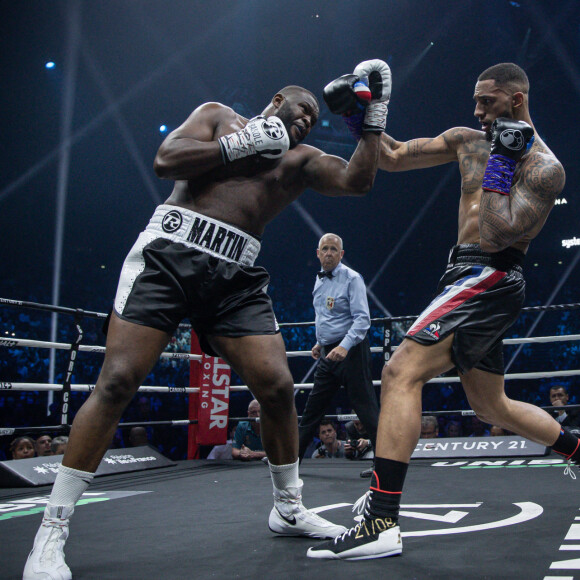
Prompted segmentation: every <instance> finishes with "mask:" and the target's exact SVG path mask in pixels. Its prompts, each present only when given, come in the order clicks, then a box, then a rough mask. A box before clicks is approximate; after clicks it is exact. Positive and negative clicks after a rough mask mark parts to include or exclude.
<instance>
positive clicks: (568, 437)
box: [552, 429, 580, 463]
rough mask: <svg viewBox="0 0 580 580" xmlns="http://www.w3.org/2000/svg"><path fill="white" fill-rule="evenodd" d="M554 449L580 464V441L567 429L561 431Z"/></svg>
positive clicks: (553, 446)
mask: <svg viewBox="0 0 580 580" xmlns="http://www.w3.org/2000/svg"><path fill="white" fill-rule="evenodd" d="M552 449H553V450H554V451H555V452H556V453H559V454H560V455H563V456H564V457H566V459H572V460H573V461H576V462H577V463H580V439H578V437H576V436H575V435H572V433H570V432H569V431H566V430H565V429H560V435H559V437H558V439H556V442H555V443H554V445H552Z"/></svg>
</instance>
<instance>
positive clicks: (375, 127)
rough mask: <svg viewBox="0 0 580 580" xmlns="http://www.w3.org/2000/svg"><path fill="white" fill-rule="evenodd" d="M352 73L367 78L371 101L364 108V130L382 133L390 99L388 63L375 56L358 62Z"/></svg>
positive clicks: (385, 124)
mask: <svg viewBox="0 0 580 580" xmlns="http://www.w3.org/2000/svg"><path fill="white" fill-rule="evenodd" d="M353 74H355V75H357V76H358V77H360V78H361V79H365V78H366V79H367V81H368V82H367V84H368V87H369V89H370V91H371V97H372V98H371V102H370V104H369V106H368V107H367V109H366V114H365V118H364V122H363V130H364V131H374V132H378V133H382V132H383V131H384V130H385V127H386V126H387V113H388V111H389V109H388V105H389V100H390V99H391V69H390V68H389V65H388V64H387V63H386V62H385V61H383V60H379V59H378V58H375V59H373V60H365V61H363V62H361V63H360V64H358V65H357V66H356V68H355V69H354V72H353Z"/></svg>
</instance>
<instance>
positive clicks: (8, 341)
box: [0, 338, 202, 361]
mask: <svg viewBox="0 0 580 580" xmlns="http://www.w3.org/2000/svg"><path fill="white" fill-rule="evenodd" d="M0 346H7V347H9V348H12V347H14V346H29V347H35V348H56V349H61V350H70V349H71V346H72V345H70V344H67V343H65V342H44V341H42V340H28V339H26V338H0ZM79 350H82V351H85V352H102V353H104V352H105V347H104V346H96V345H93V346H89V345H84V344H81V345H79ZM161 357H162V358H172V359H183V360H197V361H199V360H201V358H202V357H201V355H200V354H190V353H188V352H162V353H161Z"/></svg>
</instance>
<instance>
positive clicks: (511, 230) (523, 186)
mask: <svg viewBox="0 0 580 580" xmlns="http://www.w3.org/2000/svg"><path fill="white" fill-rule="evenodd" d="M514 181H515V183H514V184H513V185H512V187H511V190H510V195H500V194H498V193H495V192H493V191H483V192H482V194H481V202H480V205H479V234H480V237H481V248H482V250H484V251H486V252H499V251H501V250H503V249H505V248H508V247H510V246H514V245H516V246H517V247H519V248H520V249H522V250H523V251H525V250H526V249H527V245H528V244H529V242H530V240H532V239H533V238H535V237H536V236H537V235H538V233H539V232H540V230H541V229H542V227H543V225H544V223H545V222H546V219H547V218H548V214H549V213H550V211H551V209H552V207H553V206H554V202H555V201H556V198H557V197H558V195H559V194H560V192H561V191H562V189H564V183H565V181H566V175H565V173H564V168H563V167H562V164H561V163H560V162H559V161H558V160H557V159H556V157H554V155H553V154H552V153H551V152H550V151H549V150H547V148H546V150H543V151H542V150H540V151H535V152H534V150H533V149H532V152H530V154H529V156H528V157H527V158H524V160H523V161H522V163H521V166H520V167H519V168H518V170H516V176H515V180H514ZM518 242H519V243H518Z"/></svg>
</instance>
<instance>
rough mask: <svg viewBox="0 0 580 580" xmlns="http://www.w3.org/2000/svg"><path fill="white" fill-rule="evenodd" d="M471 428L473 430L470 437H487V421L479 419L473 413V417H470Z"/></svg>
mask: <svg viewBox="0 0 580 580" xmlns="http://www.w3.org/2000/svg"><path fill="white" fill-rule="evenodd" d="M471 429H472V430H473V432H472V433H471V435H470V437H489V429H488V425H487V423H484V422H483V421H481V420H480V419H479V417H477V415H473V417H471Z"/></svg>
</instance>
